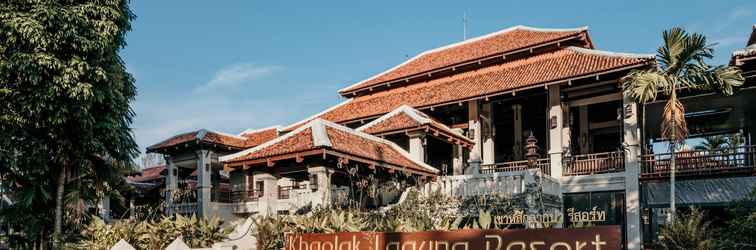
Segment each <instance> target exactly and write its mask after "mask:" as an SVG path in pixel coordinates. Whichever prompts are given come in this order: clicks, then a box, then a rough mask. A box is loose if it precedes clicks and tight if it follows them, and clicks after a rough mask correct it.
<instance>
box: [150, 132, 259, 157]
mask: <svg viewBox="0 0 756 250" xmlns="http://www.w3.org/2000/svg"><path fill="white" fill-rule="evenodd" d="M269 137H270V135H269V132H268V131H261V133H260V134H259V135H256V134H255V135H250V137H242V136H236V135H231V134H226V133H222V132H217V131H211V130H206V129H200V130H197V131H192V132H188V133H183V134H179V135H175V136H173V137H171V138H168V139H166V140H164V141H162V142H159V143H157V144H155V145H152V146H149V147H147V152H155V151H158V150H160V149H165V148H170V147H174V146H177V145H180V144H183V143H187V142H191V141H197V142H201V143H209V144H218V145H224V146H229V147H234V148H237V149H244V148H249V147H251V146H255V145H258V144H260V143H262V142H263V141H264V140H269ZM250 138H252V140H250Z"/></svg>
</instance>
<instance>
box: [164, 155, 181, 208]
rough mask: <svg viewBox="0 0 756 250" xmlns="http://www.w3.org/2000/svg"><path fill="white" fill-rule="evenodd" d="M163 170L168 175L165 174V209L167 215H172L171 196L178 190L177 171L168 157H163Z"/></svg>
mask: <svg viewBox="0 0 756 250" xmlns="http://www.w3.org/2000/svg"><path fill="white" fill-rule="evenodd" d="M164 159H165V168H166V169H167V171H168V173H166V174H165V207H166V213H167V214H168V215H171V214H173V205H174V204H173V194H174V192H176V188H178V176H177V175H176V174H177V172H178V169H176V165H174V164H173V160H172V159H171V157H170V156H169V155H165V156H164Z"/></svg>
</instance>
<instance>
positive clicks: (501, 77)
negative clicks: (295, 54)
mask: <svg viewBox="0 0 756 250" xmlns="http://www.w3.org/2000/svg"><path fill="white" fill-rule="evenodd" d="M653 62H654V55H652V54H630V53H616V52H608V51H600V50H593V49H585V48H579V47H567V48H564V49H559V50H555V51H552V52H548V53H543V54H539V55H536V56H532V57H528V58H524V59H520V60H516V61H511V62H508V63H504V64H500V65H494V66H489V67H486V68H483V69H479V70H475V71H468V72H463V73H459V74H456V75H452V76H449V77H445V78H439V79H434V80H430V81H427V82H424V83H419V84H413V85H409V86H404V87H400V88H395V89H391V90H388V91H382V92H378V93H375V94H371V95H365V96H358V97H355V98H351V99H349V100H347V101H345V102H343V103H341V104H339V105H337V106H334V107H332V108H329V109H328V110H327V111H326V112H323V113H320V114H319V115H318V116H317V117H319V118H322V119H325V120H329V121H333V122H338V123H346V122H353V121H358V120H363V119H372V118H376V117H377V116H381V115H383V114H385V113H388V112H390V111H392V110H394V109H396V108H398V107H400V106H402V105H408V106H411V107H414V108H426V107H433V106H439V105H446V104H453V103H457V102H463V101H468V100H472V99H481V98H484V97H488V96H495V95H499V94H505V93H510V92H513V91H519V90H523V89H528V88H533V87H537V86H544V85H550V84H559V83H564V82H567V81H568V80H570V79H573V78H580V77H587V76H591V75H592V74H600V73H606V72H613V71H617V70H627V69H632V68H638V67H643V66H646V65H649V64H651V63H653ZM302 123H303V122H300V123H295V124H293V125H291V126H289V127H288V128H287V129H290V128H294V127H297V126H300V125H301V124H302Z"/></svg>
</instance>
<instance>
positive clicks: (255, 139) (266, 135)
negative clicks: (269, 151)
mask: <svg viewBox="0 0 756 250" xmlns="http://www.w3.org/2000/svg"><path fill="white" fill-rule="evenodd" d="M279 128H280V127H278V126H274V127H269V128H262V129H256V130H246V131H244V132H241V134H239V135H240V136H242V137H245V138H247V141H246V142H245V143H244V146H245V147H247V148H251V147H254V146H257V145H260V144H263V143H264V142H267V141H270V140H273V139H275V138H276V137H278V132H279Z"/></svg>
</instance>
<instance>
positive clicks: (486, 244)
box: [284, 226, 622, 250]
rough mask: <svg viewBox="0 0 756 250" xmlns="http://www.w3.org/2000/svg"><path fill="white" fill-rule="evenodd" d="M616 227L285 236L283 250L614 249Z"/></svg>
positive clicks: (618, 233) (617, 242)
mask: <svg viewBox="0 0 756 250" xmlns="http://www.w3.org/2000/svg"><path fill="white" fill-rule="evenodd" d="M621 238H622V237H621V230H620V227H619V226H597V227H591V228H572V229H513V230H474V229H465V230H456V231H428V232H415V233H379V232H354V233H333V234H290V235H286V243H285V247H284V248H285V249H286V250H478V249H480V250H526V249H527V250H530V249H533V250H535V249H551V250H615V249H621Z"/></svg>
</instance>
